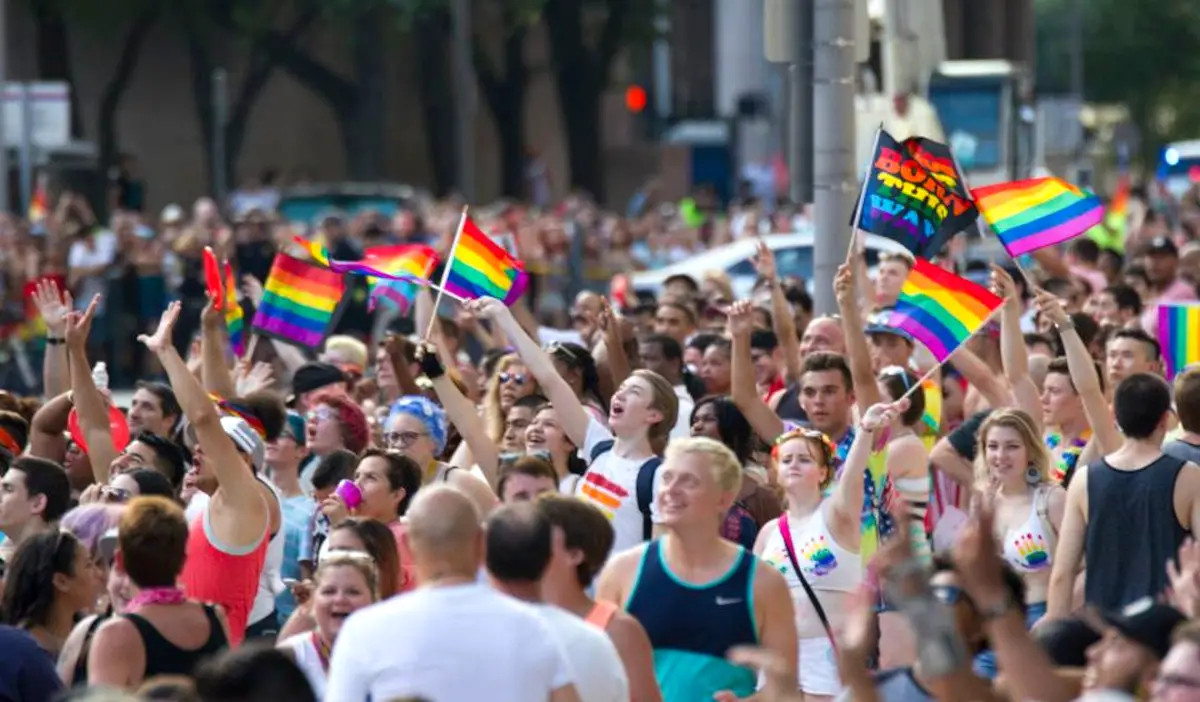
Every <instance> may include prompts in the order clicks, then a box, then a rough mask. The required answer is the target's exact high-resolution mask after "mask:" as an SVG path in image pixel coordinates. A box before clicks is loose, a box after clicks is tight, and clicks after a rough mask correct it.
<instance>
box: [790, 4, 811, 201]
mask: <svg viewBox="0 0 1200 702" xmlns="http://www.w3.org/2000/svg"><path fill="white" fill-rule="evenodd" d="M796 51H797V60H796V63H795V64H793V65H792V67H791V68H790V69H789V71H788V75H789V76H790V77H791V79H792V80H791V91H792V101H791V103H792V104H791V111H792V117H791V123H792V125H793V127H792V129H793V131H792V134H791V139H794V140H795V146H792V147H790V153H792V154H793V157H794V158H795V162H794V164H792V163H789V164H788V170H789V171H791V172H792V173H794V174H795V176H794V178H793V181H794V184H793V186H792V193H791V200H792V202H793V203H810V202H812V201H813V3H812V0H800V5H799V7H798V8H797V10H796Z"/></svg>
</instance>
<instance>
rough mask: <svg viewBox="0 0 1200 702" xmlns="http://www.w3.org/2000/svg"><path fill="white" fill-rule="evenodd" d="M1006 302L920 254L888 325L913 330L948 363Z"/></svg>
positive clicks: (915, 337)
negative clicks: (960, 347)
mask: <svg viewBox="0 0 1200 702" xmlns="http://www.w3.org/2000/svg"><path fill="white" fill-rule="evenodd" d="M1003 302H1004V300H1003V299H1001V298H999V297H997V296H995V295H993V294H992V293H990V292H988V290H987V288H984V287H982V286H980V285H976V284H975V283H972V282H971V281H969V280H967V279H966V278H960V277H959V276H957V275H954V274H953V273H951V272H950V271H948V270H946V269H944V268H941V267H939V266H935V265H934V264H932V263H930V262H929V261H926V260H925V259H923V258H918V259H916V264H915V265H914V267H913V269H912V272H910V273H909V274H908V277H907V278H905V280H904V286H903V287H902V288H901V289H900V297H899V298H898V299H897V301H896V307H895V308H894V309H893V310H892V311H891V313H890V314H889V316H888V320H887V325H888V326H890V327H898V328H900V329H903V330H904V331H906V332H908V333H909V334H912V336H913V338H914V339H916V340H917V341H920V342H921V343H922V344H925V346H926V347H927V348H928V349H929V351H930V353H932V354H933V355H934V356H935V357H936V358H937V360H938V361H939V362H943V363H944V362H945V361H946V359H947V358H949V357H950V354H952V353H954V350H955V349H957V348H958V347H959V345H961V344H962V343H963V342H964V341H966V340H967V339H968V338H969V337H970V336H971V335H972V334H974V333H975V332H976V331H978V330H979V328H980V327H982V326H983V324H984V322H986V321H987V319H988V317H990V316H991V314H992V312H993V311H994V310H995V309H996V308H998V307H999V306H1000V305H1001V304H1002V303H1003Z"/></svg>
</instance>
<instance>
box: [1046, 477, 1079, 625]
mask: <svg viewBox="0 0 1200 702" xmlns="http://www.w3.org/2000/svg"><path fill="white" fill-rule="evenodd" d="M1087 473H1088V472H1087V470H1086V466H1085V467H1084V469H1083V470H1079V471H1076V473H1075V477H1074V478H1072V479H1071V485H1070V487H1068V488H1067V506H1066V508H1065V510H1064V512H1063V519H1062V528H1061V530H1060V531H1059V534H1058V546H1057V547H1055V549H1054V565H1053V567H1052V569H1051V571H1050V586H1049V588H1048V590H1047V597H1046V617H1047V618H1048V619H1061V618H1062V617H1065V616H1067V615H1068V614H1070V613H1071V605H1072V602H1073V600H1074V594H1075V575H1076V573H1078V572H1079V565H1080V564H1081V563H1082V562H1083V554H1084V537H1085V536H1086V534H1087V516H1086V515H1087V502H1086V500H1087V478H1088V475H1087Z"/></svg>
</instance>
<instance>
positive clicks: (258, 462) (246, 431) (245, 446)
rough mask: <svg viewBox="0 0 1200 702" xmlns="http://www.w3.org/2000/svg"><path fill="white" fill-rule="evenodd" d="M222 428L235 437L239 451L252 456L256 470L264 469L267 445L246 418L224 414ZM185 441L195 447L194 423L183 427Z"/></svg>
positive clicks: (189, 445)
mask: <svg viewBox="0 0 1200 702" xmlns="http://www.w3.org/2000/svg"><path fill="white" fill-rule="evenodd" d="M221 428H222V429H224V430H225V435H226V436H228V437H229V438H230V439H233V445H234V446H236V447H237V450H238V451H241V452H242V453H244V454H246V455H247V456H249V457H250V462H251V463H252V464H254V470H262V468H263V461H264V460H265V459H266V454H267V445H266V444H265V443H263V440H262V437H261V436H259V435H258V432H256V431H254V428H253V427H251V426H250V425H249V424H248V423H246V420H244V419H242V418H241V417H234V416H232V415H222V417H221ZM183 436H184V442H185V443H186V444H187V445H188V448H189V449H191V448H193V447H195V445H196V443H197V441H196V427H195V426H193V425H192V424H190V423H189V424H187V425H186V426H185V427H184V429H183Z"/></svg>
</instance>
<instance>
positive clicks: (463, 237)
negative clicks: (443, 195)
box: [442, 212, 529, 305]
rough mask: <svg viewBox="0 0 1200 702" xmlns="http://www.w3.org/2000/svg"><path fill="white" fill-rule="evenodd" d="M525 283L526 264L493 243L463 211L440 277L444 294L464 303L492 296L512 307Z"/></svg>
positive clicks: (526, 278) (526, 279)
mask: <svg viewBox="0 0 1200 702" xmlns="http://www.w3.org/2000/svg"><path fill="white" fill-rule="evenodd" d="M528 284H529V276H528V275H527V274H526V273H525V264H523V263H521V262H520V261H518V260H517V259H515V258H513V257H512V256H511V255H510V254H509V253H508V252H507V251H505V250H504V249H503V248H501V247H500V245H499V244H497V243H496V242H494V241H492V240H491V238H490V237H488V235H487V234H484V233H483V230H482V229H480V228H479V227H477V226H475V222H473V221H471V218H470V217H468V216H467V215H466V213H465V212H464V213H463V218H462V223H461V224H460V225H459V230H458V237H457V238H456V239H455V244H454V250H453V251H451V252H450V263H449V264H448V265H447V269H446V272H445V273H444V274H443V275H442V287H444V288H445V289H446V292H448V293H450V294H451V295H454V296H456V297H459V298H461V299H464V300H471V299H474V298H477V297H494V298H496V299H497V300H501V301H503V302H504V304H506V305H511V304H512V303H514V302H516V301H517V299H518V298H519V297H521V294H522V293H524V292H525V286H526V285H528Z"/></svg>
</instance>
